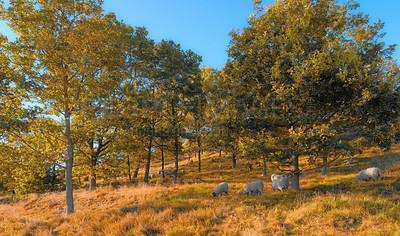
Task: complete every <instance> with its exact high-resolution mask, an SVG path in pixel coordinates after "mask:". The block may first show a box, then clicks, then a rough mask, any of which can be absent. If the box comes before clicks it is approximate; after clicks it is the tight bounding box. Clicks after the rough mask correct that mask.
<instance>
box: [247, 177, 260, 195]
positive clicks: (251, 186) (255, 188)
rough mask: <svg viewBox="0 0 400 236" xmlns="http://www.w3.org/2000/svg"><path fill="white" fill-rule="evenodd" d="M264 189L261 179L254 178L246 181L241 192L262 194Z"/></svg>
mask: <svg viewBox="0 0 400 236" xmlns="http://www.w3.org/2000/svg"><path fill="white" fill-rule="evenodd" d="M263 189H264V183H263V182H262V181H261V180H256V181H253V182H251V183H248V184H247V185H246V186H244V188H243V192H242V193H243V194H251V195H253V194H262V193H263Z"/></svg>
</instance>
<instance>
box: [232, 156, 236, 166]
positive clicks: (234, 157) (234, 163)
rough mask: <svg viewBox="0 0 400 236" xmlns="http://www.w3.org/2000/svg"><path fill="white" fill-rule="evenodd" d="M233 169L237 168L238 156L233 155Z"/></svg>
mask: <svg viewBox="0 0 400 236" xmlns="http://www.w3.org/2000/svg"><path fill="white" fill-rule="evenodd" d="M232 167H233V168H236V155H235V154H234V153H232Z"/></svg>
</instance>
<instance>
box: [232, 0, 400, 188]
mask: <svg viewBox="0 0 400 236" xmlns="http://www.w3.org/2000/svg"><path fill="white" fill-rule="evenodd" d="M355 8H357V4H353V3H348V4H342V5H339V4H338V3H337V2H336V1H331V0H318V1H317V0H300V1H298V0H282V1H277V2H276V3H275V4H274V5H270V6H269V7H268V8H265V12H264V13H262V14H261V12H259V13H258V15H252V16H251V17H250V19H249V21H248V23H249V26H248V27H246V28H244V29H243V31H242V32H239V31H238V32H235V31H232V32H231V34H230V35H231V37H232V40H231V43H230V45H229V47H228V52H229V56H230V59H229V60H228V62H227V64H226V66H225V68H224V70H225V73H226V74H227V76H228V77H229V78H230V81H231V89H232V94H233V96H234V101H236V102H235V103H234V104H235V109H236V114H239V115H240V116H241V117H243V118H246V119H248V120H254V121H257V122H256V124H257V126H258V127H264V128H265V129H266V131H268V133H270V134H272V135H273V137H275V138H277V139H279V143H280V144H279V145H278V147H279V149H280V150H279V151H278V152H276V154H277V155H279V156H280V159H281V162H282V163H285V162H290V163H291V171H292V174H293V176H292V189H294V190H299V189H300V187H299V173H300V169H299V166H298V163H299V162H298V160H299V157H300V156H305V155H308V154H310V153H311V154H316V153H315V152H313V150H312V148H310V147H311V146H312V145H313V144H314V143H315V142H317V141H318V140H320V138H323V137H324V135H328V136H329V137H330V136H337V135H341V134H342V133H344V132H345V131H348V130H349V129H360V130H361V131H363V132H368V133H369V134H371V132H372V131H373V130H375V131H376V130H377V128H378V127H379V125H378V124H384V123H385V122H389V126H390V125H394V124H395V122H396V120H397V116H398V110H396V109H397V107H398V99H394V101H393V103H394V104H392V106H387V108H382V109H384V110H385V112H380V113H381V114H383V113H385V114H388V115H389V116H388V117H389V118H388V120H379V119H374V121H376V122H375V123H374V124H372V126H371V129H369V130H367V129H365V128H364V127H365V125H366V123H365V122H368V118H367V116H366V115H367V114H373V113H374V111H376V109H377V108H378V107H377V106H375V107H373V106H371V105H372V104H374V102H373V101H374V100H375V99H374V98H376V97H377V96H378V94H379V93H378V92H377V91H382V89H384V88H385V87H387V88H388V89H385V91H387V93H386V94H385V95H383V94H381V95H382V96H385V97H386V96H387V98H389V97H396V96H397V93H396V91H395V89H394V88H395V84H394V83H393V81H397V80H398V75H396V73H392V71H396V70H397V65H396V64H395V63H393V60H392V58H391V57H390V55H391V53H392V52H393V50H394V46H389V47H385V45H384V44H383V43H382V42H379V39H380V38H381V37H382V35H381V34H380V33H379V31H380V30H381V29H382V26H383V24H382V23H381V22H380V21H378V22H376V23H375V24H372V25H369V20H368V17H367V16H366V15H364V14H362V13H359V14H352V13H351V11H352V10H354V9H355ZM397 97H398V96H397ZM371 103H372V104H371ZM368 104H369V105H368ZM363 107H368V109H367V110H368V112H366V111H365V110H363V109H364V108H363ZM391 108H396V109H394V110H391ZM259 118H261V119H259ZM360 120H362V122H361V123H360V122H356V121H360ZM387 127H388V125H385V129H387ZM246 129H248V128H246ZM322 130H324V132H325V131H326V132H328V133H327V134H324V135H320V136H318V137H320V138H316V137H317V136H315V133H320V134H322V133H324V132H322ZM361 131H360V132H361ZM375 131H373V132H375ZM382 136H384V135H382ZM336 140H337V141H338V142H339V141H340V140H339V139H336ZM380 140H381V139H380ZM379 142H380V141H378V140H376V141H375V143H379ZM389 143H390V141H389ZM314 150H317V149H314ZM285 160H286V161H285Z"/></svg>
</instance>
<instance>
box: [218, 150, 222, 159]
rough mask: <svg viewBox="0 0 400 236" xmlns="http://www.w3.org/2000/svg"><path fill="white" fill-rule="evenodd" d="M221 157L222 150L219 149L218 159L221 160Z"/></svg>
mask: <svg viewBox="0 0 400 236" xmlns="http://www.w3.org/2000/svg"><path fill="white" fill-rule="evenodd" d="M221 155H222V150H221V149H219V158H221Z"/></svg>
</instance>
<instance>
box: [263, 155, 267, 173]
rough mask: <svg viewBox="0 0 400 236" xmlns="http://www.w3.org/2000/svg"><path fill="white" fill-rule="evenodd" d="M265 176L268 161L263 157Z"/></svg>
mask: <svg viewBox="0 0 400 236" xmlns="http://www.w3.org/2000/svg"><path fill="white" fill-rule="evenodd" d="M263 176H267V160H265V157H263Z"/></svg>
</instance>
